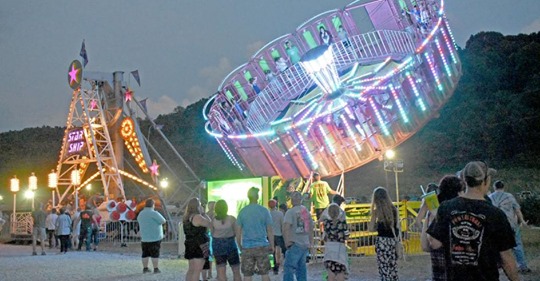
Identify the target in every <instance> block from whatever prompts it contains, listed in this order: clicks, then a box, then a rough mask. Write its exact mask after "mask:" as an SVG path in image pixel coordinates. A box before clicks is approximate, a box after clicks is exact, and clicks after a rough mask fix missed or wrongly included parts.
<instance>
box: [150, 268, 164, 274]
mask: <svg viewBox="0 0 540 281" xmlns="http://www.w3.org/2000/svg"><path fill="white" fill-rule="evenodd" d="M149 271H150V270H149ZM154 273H161V270H159V268H157V267H156V268H154Z"/></svg>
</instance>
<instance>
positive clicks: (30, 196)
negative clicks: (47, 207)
mask: <svg viewBox="0 0 540 281" xmlns="http://www.w3.org/2000/svg"><path fill="white" fill-rule="evenodd" d="M24 197H26V199H32V211H33V210H34V191H33V190H32V189H30V188H29V189H28V190H26V191H25V192H24Z"/></svg>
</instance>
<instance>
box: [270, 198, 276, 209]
mask: <svg viewBox="0 0 540 281" xmlns="http://www.w3.org/2000/svg"><path fill="white" fill-rule="evenodd" d="M276 205H277V201H276V200H274V199H270V200H269V201H268V208H270V209H274V208H275V207H276Z"/></svg>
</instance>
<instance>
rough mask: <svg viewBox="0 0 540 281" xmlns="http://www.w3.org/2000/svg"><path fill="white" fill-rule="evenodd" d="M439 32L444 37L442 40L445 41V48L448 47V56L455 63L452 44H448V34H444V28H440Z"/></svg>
mask: <svg viewBox="0 0 540 281" xmlns="http://www.w3.org/2000/svg"><path fill="white" fill-rule="evenodd" d="M441 32H442V35H443V38H444V42H445V43H446V48H448V52H450V57H452V62H453V63H454V64H457V59H456V55H455V54H454V51H455V49H454V48H452V45H451V44H450V40H448V35H447V34H446V31H445V30H444V28H441Z"/></svg>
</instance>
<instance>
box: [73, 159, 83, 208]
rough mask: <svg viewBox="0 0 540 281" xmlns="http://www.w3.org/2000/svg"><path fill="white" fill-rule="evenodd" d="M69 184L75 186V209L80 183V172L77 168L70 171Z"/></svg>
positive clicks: (77, 204) (77, 203) (77, 206)
mask: <svg viewBox="0 0 540 281" xmlns="http://www.w3.org/2000/svg"><path fill="white" fill-rule="evenodd" d="M71 184H72V185H74V186H75V210H77V209H79V185H80V184H81V174H80V173H79V169H77V167H75V170H73V171H71Z"/></svg>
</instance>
